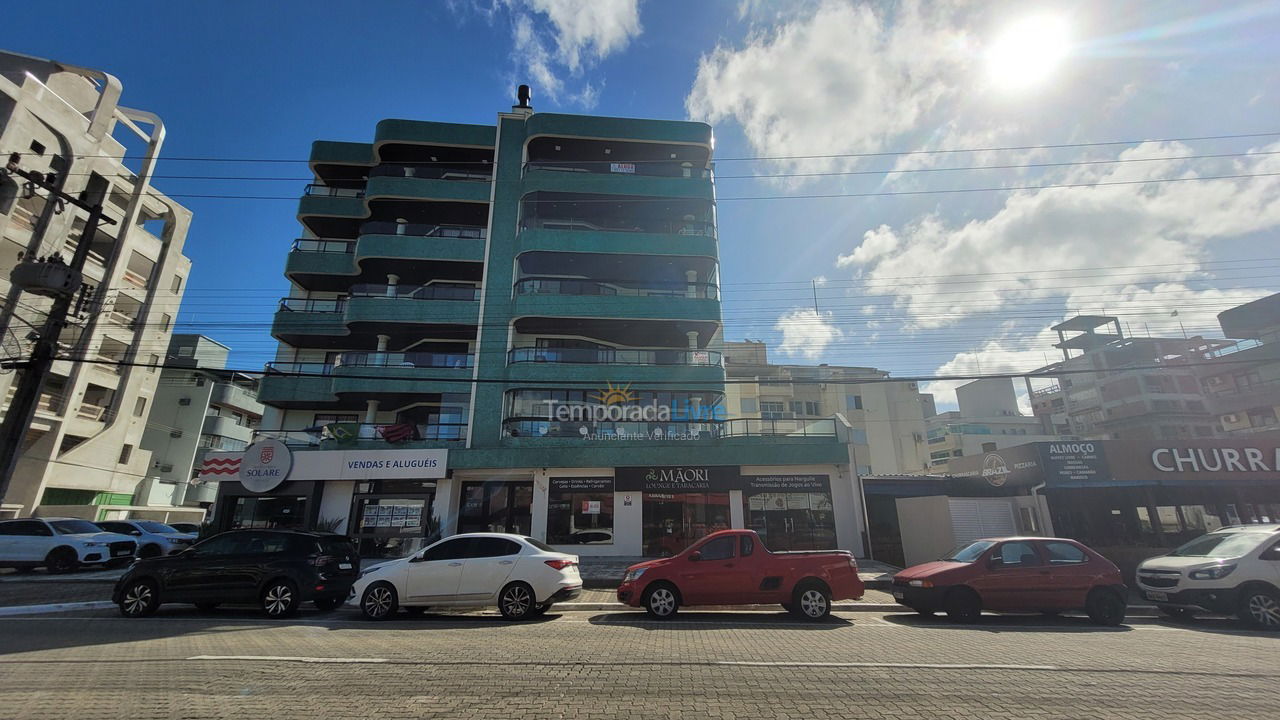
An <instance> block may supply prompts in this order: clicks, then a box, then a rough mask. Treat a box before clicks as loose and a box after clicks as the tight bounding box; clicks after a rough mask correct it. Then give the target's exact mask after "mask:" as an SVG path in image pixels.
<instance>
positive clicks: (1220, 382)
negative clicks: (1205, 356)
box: [1205, 375, 1222, 385]
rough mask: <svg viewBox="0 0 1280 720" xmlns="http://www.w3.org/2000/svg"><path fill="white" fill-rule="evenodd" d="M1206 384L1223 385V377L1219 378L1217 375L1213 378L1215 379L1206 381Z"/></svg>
mask: <svg viewBox="0 0 1280 720" xmlns="http://www.w3.org/2000/svg"><path fill="white" fill-rule="evenodd" d="M1205 384H1207V385H1221V384H1222V378H1221V377H1219V376H1217V375H1215V376H1213V377H1211V378H1209V379H1208V380H1206V381H1205Z"/></svg>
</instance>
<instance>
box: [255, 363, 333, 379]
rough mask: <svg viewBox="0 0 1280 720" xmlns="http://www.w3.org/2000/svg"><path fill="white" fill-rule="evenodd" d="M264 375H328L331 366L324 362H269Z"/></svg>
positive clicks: (331, 368)
mask: <svg viewBox="0 0 1280 720" xmlns="http://www.w3.org/2000/svg"><path fill="white" fill-rule="evenodd" d="M266 371H267V372H266V375H267V377H270V376H272V375H328V374H329V373H331V372H333V365H330V364H329V363H325V362H269V363H267V366H266Z"/></svg>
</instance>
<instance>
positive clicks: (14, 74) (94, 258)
mask: <svg viewBox="0 0 1280 720" xmlns="http://www.w3.org/2000/svg"><path fill="white" fill-rule="evenodd" d="M121 92H122V88H121V84H120V81H119V80H117V79H116V78H115V77H113V76H111V75H109V74H107V73H105V72H102V71H99V70H91V69H88V68H81V67H75V66H71V65H66V64H64V63H60V62H56V61H52V60H41V59H38V58H32V57H28V56H25V55H19V54H17V53H7V52H0V148H2V149H3V150H4V151H5V152H6V153H9V152H16V153H18V164H19V165H20V166H21V167H23V168H25V169H28V170H35V171H43V172H47V173H53V174H54V175H55V176H56V178H57V182H58V183H59V184H61V186H62V188H63V190H64V191H66V192H70V193H79V194H80V197H82V198H84V199H86V200H89V201H92V202H100V203H101V204H102V205H103V207H104V210H105V214H106V216H107V217H109V218H110V219H111V220H113V221H114V224H104V225H101V226H100V227H99V228H98V230H97V232H96V234H95V235H94V236H93V237H88V238H87V237H82V232H83V230H84V228H85V226H86V217H87V215H86V213H85V212H84V211H81V210H79V209H76V208H72V207H67V208H62V207H60V206H55V204H54V203H49V202H46V201H45V198H44V197H43V196H42V195H41V194H39V193H34V194H32V193H27V192H25V191H24V189H23V188H22V187H20V186H19V185H18V184H17V182H16V181H15V180H14V177H13V176H5V177H0V293H3V294H4V305H3V307H0V330H3V335H2V341H3V352H4V356H5V357H6V358H20V357H25V356H27V355H28V354H29V352H30V343H31V340H30V338H31V336H32V335H33V334H34V333H35V332H36V331H37V330H38V329H39V327H40V325H41V324H42V322H43V318H44V314H45V310H46V309H47V308H48V306H49V303H50V300H49V299H47V298H43V297H39V296H35V295H31V294H24V293H21V292H20V291H19V290H18V289H17V288H16V287H13V286H11V285H10V283H9V273H10V271H11V270H12V269H13V267H14V266H15V265H16V264H17V263H18V262H19V257H20V256H22V255H26V256H35V257H43V256H47V255H50V254H53V253H61V255H62V256H63V257H64V258H70V257H71V256H72V255H73V254H74V252H75V248H76V247H77V245H78V244H79V243H81V242H87V243H91V245H90V249H89V255H88V262H87V264H86V265H85V269H84V281H85V283H86V284H87V285H88V286H90V292H88V293H86V294H85V295H84V301H85V302H84V304H83V305H82V306H81V311H80V312H78V313H77V314H75V315H73V316H72V317H71V318H70V325H69V326H67V327H66V328H64V330H63V331H62V334H61V336H60V342H61V348H60V350H61V352H60V357H62V358H66V359H61V360H58V361H56V362H55V363H54V364H53V368H52V372H51V373H50V374H49V375H48V376H47V377H46V380H45V384H44V390H43V392H42V394H41V396H40V401H39V405H38V409H37V411H36V414H35V419H34V420H33V422H32V424H31V427H30V429H29V431H28V433H27V437H26V440H25V442H24V444H23V448H22V456H21V458H20V460H19V462H18V465H17V469H16V472H15V474H14V479H13V482H12V484H11V485H10V486H9V489H8V492H7V493H6V494H5V497H3V498H0V517H3V516H5V515H10V516H13V515H26V514H30V513H33V512H34V513H37V514H45V515H73V516H76V517H84V518H88V519H99V518H103V517H107V516H109V515H118V514H120V513H127V512H128V511H129V510H128V509H129V508H130V507H132V506H134V505H136V504H137V498H138V497H139V493H143V494H145V490H146V487H147V485H148V483H149V482H150V480H149V479H148V472H149V470H150V467H151V457H150V453H149V452H147V451H145V450H142V449H141V447H140V444H141V440H142V435H143V430H144V428H145V426H146V422H147V416H148V414H149V412H150V410H151V403H152V400H153V398H154V394H155V389H156V384H157V382H158V380H159V371H158V370H157V369H155V367H146V366H147V365H151V366H157V365H159V364H160V361H161V356H162V354H163V352H164V351H163V348H165V347H166V346H167V345H168V342H169V335H170V333H171V332H172V325H173V320H174V315H175V314H176V308H177V307H178V303H179V301H180V300H181V298H182V293H183V289H184V285H185V282H186V278H187V276H188V274H189V272H190V266H191V263H190V261H189V260H188V259H187V258H186V257H184V256H183V255H182V247H183V242H184V240H185V239H186V234H187V226H188V224H189V223H190V220H191V213H190V212H189V211H188V210H187V209H186V208H184V207H182V206H181V205H179V204H177V203H176V202H174V201H172V200H170V199H169V198H167V197H166V196H165V195H164V194H162V193H160V192H159V191H157V190H156V189H155V188H154V187H153V186H152V185H151V169H152V166H153V162H154V159H155V158H156V157H157V156H158V155H159V153H160V149H161V145H162V144H163V141H164V125H163V123H161V122H160V120H159V118H157V117H156V116H155V115H153V114H151V113H149V112H144V111H141V110H133V109H130V108H126V107H124V106H121V105H120V104H119V100H120V97H121ZM125 143H129V144H130V145H131V147H133V148H135V151H133V152H131V153H130V154H133V155H137V154H138V151H137V150H136V148H139V147H141V148H142V151H141V152H142V154H144V155H145V156H146V159H145V160H141V161H136V160H132V159H130V160H129V161H128V163H126V158H125V156H126V144H125ZM80 360H83V361H80ZM129 363H139V364H140V365H132V364H129ZM16 380H17V375H16V374H13V373H10V374H7V375H3V376H0V398H2V399H3V403H4V405H5V406H7V405H8V401H9V399H10V398H12V396H13V393H14V391H15V389H16V384H15V383H16Z"/></svg>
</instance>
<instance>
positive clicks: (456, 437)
mask: <svg viewBox="0 0 1280 720" xmlns="http://www.w3.org/2000/svg"><path fill="white" fill-rule="evenodd" d="M344 424H346V425H351V426H354V427H353V429H354V431H355V436H356V439H355V440H351V441H347V442H339V441H338V440H336V439H335V438H332V437H329V436H328V435H326V434H325V433H324V431H323V430H322V429H319V428H309V429H306V430H260V431H258V432H257V433H255V434H254V438H255V439H261V438H272V439H275V440H279V441H280V442H283V443H284V444H285V445H288V446H289V447H291V448H294V449H311V450H357V449H382V450H385V449H388V448H400V449H404V450H412V449H421V448H453V447H459V446H460V444H461V443H465V442H466V441H467V434H468V426H467V424H466V423H445V422H436V423H375V424H367V423H344ZM401 424H407V425H411V426H412V429H413V433H412V435H410V437H409V439H407V440H404V441H402V442H397V443H394V444H388V442H387V440H386V439H385V438H383V437H382V430H381V429H380V428H385V427H388V426H391V425H401Z"/></svg>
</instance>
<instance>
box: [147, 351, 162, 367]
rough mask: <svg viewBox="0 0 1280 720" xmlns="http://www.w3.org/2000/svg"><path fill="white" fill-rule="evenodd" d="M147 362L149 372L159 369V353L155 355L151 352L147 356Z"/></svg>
mask: <svg viewBox="0 0 1280 720" xmlns="http://www.w3.org/2000/svg"><path fill="white" fill-rule="evenodd" d="M147 364H148V365H150V366H151V367H150V368H149V370H150V371H151V372H155V371H156V370H159V369H160V356H159V355H156V354H155V353H152V354H151V355H150V356H149V357H148V358H147Z"/></svg>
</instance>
